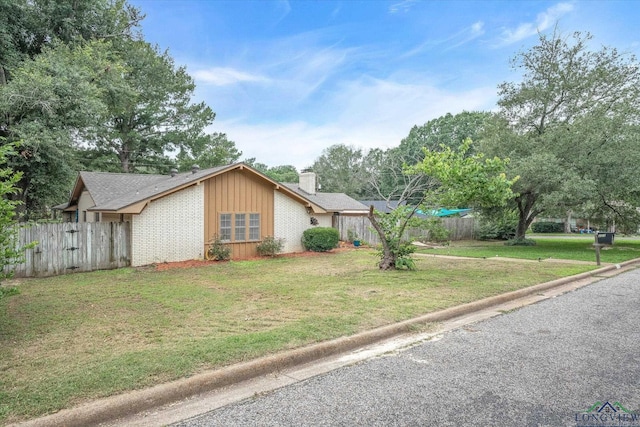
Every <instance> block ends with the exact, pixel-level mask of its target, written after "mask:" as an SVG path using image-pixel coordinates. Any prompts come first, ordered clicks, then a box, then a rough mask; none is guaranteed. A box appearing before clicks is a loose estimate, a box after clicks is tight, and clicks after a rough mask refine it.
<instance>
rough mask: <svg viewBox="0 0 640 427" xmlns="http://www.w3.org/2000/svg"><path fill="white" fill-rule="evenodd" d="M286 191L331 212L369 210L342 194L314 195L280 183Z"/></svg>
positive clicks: (298, 187) (291, 184) (296, 186)
mask: <svg viewBox="0 0 640 427" xmlns="http://www.w3.org/2000/svg"><path fill="white" fill-rule="evenodd" d="M282 185H284V186H285V187H287V188H288V189H290V190H292V191H294V192H296V193H298V194H299V195H301V196H302V197H304V198H305V199H307V200H309V201H310V202H311V203H313V204H316V205H318V206H320V207H321V208H322V209H324V210H326V211H331V212H340V211H367V210H369V208H368V207H367V206H365V205H363V204H362V203H360V202H359V201H357V200H355V199H353V198H351V197H349V196H347V195H346V194H344V193H316V194H311V193H307V192H306V191H304V190H302V189H301V188H300V186H299V185H298V184H293V183H286V182H284V183H282Z"/></svg>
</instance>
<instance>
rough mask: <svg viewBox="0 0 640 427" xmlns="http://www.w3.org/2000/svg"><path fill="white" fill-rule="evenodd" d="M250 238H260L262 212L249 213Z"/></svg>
mask: <svg viewBox="0 0 640 427" xmlns="http://www.w3.org/2000/svg"><path fill="white" fill-rule="evenodd" d="M249 240H260V214H259V213H252V214H249Z"/></svg>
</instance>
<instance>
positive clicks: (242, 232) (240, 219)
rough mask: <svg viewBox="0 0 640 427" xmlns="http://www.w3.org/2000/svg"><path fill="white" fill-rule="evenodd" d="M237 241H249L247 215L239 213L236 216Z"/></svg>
mask: <svg viewBox="0 0 640 427" xmlns="http://www.w3.org/2000/svg"><path fill="white" fill-rule="evenodd" d="M235 228H236V229H235V234H234V235H235V241H236V242H243V241H245V240H247V215H246V214H243V213H237V214H236V215H235Z"/></svg>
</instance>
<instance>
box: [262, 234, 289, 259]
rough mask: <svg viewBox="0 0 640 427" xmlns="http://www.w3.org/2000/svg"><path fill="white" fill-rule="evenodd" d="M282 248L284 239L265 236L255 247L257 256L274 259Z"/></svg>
mask: <svg viewBox="0 0 640 427" xmlns="http://www.w3.org/2000/svg"><path fill="white" fill-rule="evenodd" d="M283 246H284V239H280V238H277V239H276V238H275V237H273V236H267V237H265V238H264V239H262V242H260V243H259V244H258V246H256V249H257V251H258V255H260V256H270V257H274V256H276V255H278V254H279V253H280V252H282V247H283Z"/></svg>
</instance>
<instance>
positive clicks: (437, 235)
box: [426, 218, 451, 242]
mask: <svg viewBox="0 0 640 427" xmlns="http://www.w3.org/2000/svg"><path fill="white" fill-rule="evenodd" d="M426 228H427V230H429V240H430V241H432V242H446V241H447V240H449V234H451V232H450V231H449V230H447V228H446V227H445V226H444V225H442V220H441V219H439V218H430V219H428V220H427V224H426Z"/></svg>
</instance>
